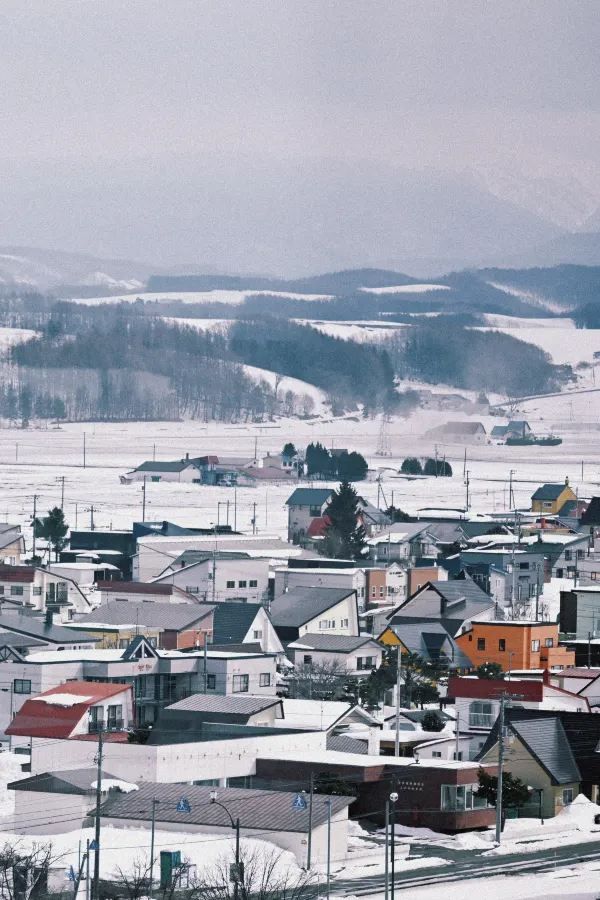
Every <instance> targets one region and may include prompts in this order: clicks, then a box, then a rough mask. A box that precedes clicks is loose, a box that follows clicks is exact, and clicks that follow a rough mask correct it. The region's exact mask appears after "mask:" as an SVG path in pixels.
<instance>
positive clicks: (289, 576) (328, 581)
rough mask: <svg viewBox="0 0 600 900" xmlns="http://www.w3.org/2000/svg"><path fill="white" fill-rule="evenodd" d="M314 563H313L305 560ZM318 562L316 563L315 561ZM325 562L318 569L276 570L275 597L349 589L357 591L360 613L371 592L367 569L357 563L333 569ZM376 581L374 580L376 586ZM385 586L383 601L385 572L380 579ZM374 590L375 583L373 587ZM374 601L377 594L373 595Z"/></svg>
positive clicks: (313, 567)
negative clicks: (303, 589)
mask: <svg viewBox="0 0 600 900" xmlns="http://www.w3.org/2000/svg"><path fill="white" fill-rule="evenodd" d="M302 562H303V563H305V562H309V563H310V562H312V560H302ZM315 562H316V561H315ZM326 562H327V561H326V560H324V559H322V560H319V561H318V565H314V566H313V565H302V566H296V565H294V564H293V563H292V564H291V565H287V566H276V567H275V569H274V570H273V576H274V581H273V594H274V596H275V597H279V596H281V595H282V594H285V593H286V592H287V591H290V590H294V589H295V588H300V587H306V588H309V587H314V588H321V587H324V588H346V589H347V590H348V591H355V592H356V597H357V599H358V606H359V609H360V610H363V609H364V607H365V601H366V597H367V596H368V593H369V589H368V587H367V581H368V574H367V571H366V569H365V568H363V567H361V566H359V565H357V564H356V563H355V562H350V561H348V564H347V566H345V567H341V566H337V565H332V566H331V567H328V566H326ZM374 581H375V580H374V579H373V582H374ZM381 581H382V582H383V583H382V585H381V588H382V597H384V596H385V570H383V574H382V577H381ZM373 587H375V583H373ZM374 597H375V594H374Z"/></svg>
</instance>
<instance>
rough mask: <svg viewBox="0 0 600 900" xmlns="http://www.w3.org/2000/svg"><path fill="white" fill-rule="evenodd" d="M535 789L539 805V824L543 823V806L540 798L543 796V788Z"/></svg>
mask: <svg viewBox="0 0 600 900" xmlns="http://www.w3.org/2000/svg"><path fill="white" fill-rule="evenodd" d="M536 790H537V792H538V801H539V807H540V824H541V825H543V824H544V807H543V803H542V798H543V796H544V789H543V788H536Z"/></svg>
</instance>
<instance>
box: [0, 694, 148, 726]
mask: <svg viewBox="0 0 600 900" xmlns="http://www.w3.org/2000/svg"><path fill="white" fill-rule="evenodd" d="M132 721H133V701H132V696H131V687H130V685H125V684H110V683H99V682H95V681H67V682H66V683H65V684H59V685H57V686H56V687H54V688H50V690H48V691H44V693H43V694H38V695H37V697H33V698H32V699H31V700H26V701H25V703H24V704H23V706H22V707H21V709H20V710H19V711H18V712H17V713H16V714H15V717H14V719H13V720H12V722H11V724H10V725H9V726H8V728H7V729H6V734H8V735H11V736H14V737H28V738H83V737H87V736H88V735H94V734H97V733H98V732H99V731H102V732H107V733H111V734H116V733H119V732H123V731H124V730H125V729H127V728H128V726H129V725H130V723H131V722H132Z"/></svg>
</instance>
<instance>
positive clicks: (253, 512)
mask: <svg viewBox="0 0 600 900" xmlns="http://www.w3.org/2000/svg"><path fill="white" fill-rule="evenodd" d="M252 534H256V503H253V504H252Z"/></svg>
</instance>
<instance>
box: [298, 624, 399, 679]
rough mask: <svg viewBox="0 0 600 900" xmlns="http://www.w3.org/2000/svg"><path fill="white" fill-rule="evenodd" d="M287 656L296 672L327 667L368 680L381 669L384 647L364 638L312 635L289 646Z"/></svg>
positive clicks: (305, 636) (304, 636)
mask: <svg viewBox="0 0 600 900" xmlns="http://www.w3.org/2000/svg"><path fill="white" fill-rule="evenodd" d="M287 655H288V656H289V658H290V659H291V661H292V662H293V663H294V666H295V667H296V669H308V670H310V669H311V668H314V667H319V666H326V667H333V668H335V669H339V670H340V671H341V670H343V671H344V672H345V673H346V674H347V675H348V676H349V677H355V678H366V677H367V676H368V675H369V674H370V673H371V672H372V671H373V669H378V668H379V666H380V665H381V660H382V658H383V647H382V645H381V644H380V643H379V642H378V641H375V640H374V639H373V638H371V637H369V636H365V635H363V636H360V637H346V636H345V635H340V634H329V633H327V634H325V633H323V634H310V633H309V634H303V635H302V637H300V638H298V640H297V641H293V642H292V643H291V644H288V646H287Z"/></svg>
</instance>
